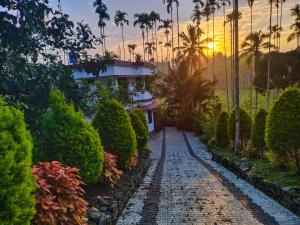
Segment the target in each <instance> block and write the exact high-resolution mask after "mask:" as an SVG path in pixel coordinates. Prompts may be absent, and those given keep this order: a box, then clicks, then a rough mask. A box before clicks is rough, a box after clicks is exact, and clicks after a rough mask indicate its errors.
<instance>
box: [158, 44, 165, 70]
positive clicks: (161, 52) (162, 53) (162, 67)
mask: <svg viewBox="0 0 300 225" xmlns="http://www.w3.org/2000/svg"><path fill="white" fill-rule="evenodd" d="M158 44H159V45H160V55H161V70H162V72H164V50H163V42H162V41H160V42H159V43H158Z"/></svg>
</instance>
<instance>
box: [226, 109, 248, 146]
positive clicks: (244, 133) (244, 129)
mask: <svg viewBox="0 0 300 225" xmlns="http://www.w3.org/2000/svg"><path fill="white" fill-rule="evenodd" d="M251 128H252V120H251V117H250V115H249V114H248V113H247V112H246V111H245V110H244V109H242V108H241V109H240V141H241V143H242V146H243V147H244V148H245V147H246V144H247V142H248V140H249V139H250V137H251ZM228 134H229V137H230V139H231V140H235V111H232V112H231V114H230V116H229V120H228Z"/></svg>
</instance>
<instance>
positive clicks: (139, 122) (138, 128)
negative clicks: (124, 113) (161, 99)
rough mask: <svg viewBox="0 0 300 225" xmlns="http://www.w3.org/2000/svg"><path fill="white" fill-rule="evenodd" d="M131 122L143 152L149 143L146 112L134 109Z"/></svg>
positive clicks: (139, 147) (131, 113)
mask: <svg viewBox="0 0 300 225" xmlns="http://www.w3.org/2000/svg"><path fill="white" fill-rule="evenodd" d="M129 115H130V118H131V124H132V127H133V129H134V131H135V134H136V140H137V145H138V149H139V150H140V151H141V152H143V151H144V150H145V149H146V145H147V143H148V137H149V134H148V126H147V121H146V117H145V115H144V112H143V111H142V110H140V109H134V110H132V111H131V112H130V114H129Z"/></svg>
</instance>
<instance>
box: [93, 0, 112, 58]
mask: <svg viewBox="0 0 300 225" xmlns="http://www.w3.org/2000/svg"><path fill="white" fill-rule="evenodd" d="M93 6H94V7H95V8H96V9H95V12H96V14H97V15H98V27H99V28H100V35H101V39H102V40H103V45H102V48H103V49H102V50H103V54H104V52H105V51H106V41H105V38H106V36H105V29H104V28H105V26H106V22H105V21H109V20H110V16H109V14H108V13H107V6H106V5H105V4H104V3H103V1H102V0H95V1H94V3H93Z"/></svg>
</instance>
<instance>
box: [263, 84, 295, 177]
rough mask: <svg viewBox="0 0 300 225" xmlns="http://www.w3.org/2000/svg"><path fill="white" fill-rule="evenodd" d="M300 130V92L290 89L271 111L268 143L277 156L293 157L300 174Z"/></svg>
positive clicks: (282, 95)
mask: <svg viewBox="0 0 300 225" xmlns="http://www.w3.org/2000/svg"><path fill="white" fill-rule="evenodd" d="M299 130H300V90H299V89H297V88H288V89H286V90H285V91H284V92H283V93H282V94H281V95H280V97H279V99H278V100H277V101H276V102H275V103H274V104H273V106H272V108H271V110H270V113H269V116H268V118H267V125H266V142H267V146H268V147H269V148H270V149H271V150H272V151H274V153H275V154H279V155H281V156H287V155H288V154H290V155H293V158H295V160H296V166H297V167H298V171H299V172H300V162H299V160H300V156H299V154H300V153H299V149H300V132H299ZM297 161H298V162H297Z"/></svg>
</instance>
